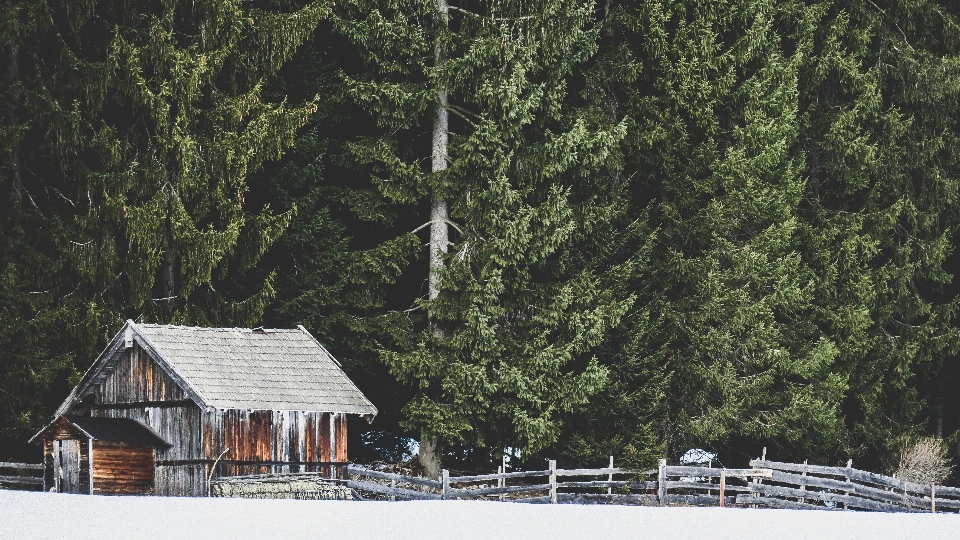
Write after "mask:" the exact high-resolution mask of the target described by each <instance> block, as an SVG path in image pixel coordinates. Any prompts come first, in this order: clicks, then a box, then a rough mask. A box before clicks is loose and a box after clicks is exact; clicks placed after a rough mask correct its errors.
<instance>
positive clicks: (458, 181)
mask: <svg viewBox="0 0 960 540" xmlns="http://www.w3.org/2000/svg"><path fill="white" fill-rule="evenodd" d="M0 68H2V69H0V154H2V157H0V461H11V460H20V461H22V460H26V461H35V460H36V459H35V458H36V455H35V454H37V452H38V450H37V449H36V448H34V447H33V446H31V445H28V444H27V440H28V439H29V438H30V436H32V435H33V434H34V433H36V432H37V430H38V429H40V428H41V427H42V426H44V425H45V424H47V423H48V422H49V420H50V417H51V415H52V414H53V411H54V410H55V409H56V407H57V405H58V404H59V403H60V402H61V401H62V400H63V398H64V397H65V396H66V394H67V393H68V392H69V390H70V388H71V387H72V386H73V385H74V384H76V382H77V381H78V380H79V378H80V376H81V375H82V374H83V372H84V371H85V370H86V369H87V368H88V367H89V365H90V364H91V363H92V362H93V360H94V359H95V358H96V357H97V355H98V354H99V352H100V351H101V350H102V349H103V347H104V346H105V345H106V343H107V341H108V340H109V339H110V338H111V337H112V336H113V335H114V334H116V332H117V331H118V329H119V328H120V327H121V326H122V325H123V322H124V321H125V320H127V319H133V320H135V321H138V322H146V323H162V324H179V325H191V326H222V327H243V328H252V327H256V326H265V327H269V328H291V327H295V326H296V325H298V324H302V325H304V326H305V327H306V328H307V329H309V331H310V332H311V333H312V334H313V335H314V336H316V337H317V339H318V340H319V341H321V342H322V343H323V344H324V345H325V346H326V347H327V348H328V349H329V350H330V351H331V352H332V353H333V354H334V355H335V356H336V357H337V358H339V359H340V360H341V361H342V363H343V367H344V369H345V371H346V372H347V373H348V375H349V376H350V377H351V378H352V379H353V380H354V381H355V382H356V383H357V385H358V387H359V388H360V389H361V390H363V392H364V393H365V394H366V395H367V396H370V398H371V400H372V401H373V402H374V403H375V405H376V406H377V408H378V409H379V410H380V414H379V415H378V417H377V419H376V420H375V421H374V422H373V423H372V424H370V425H366V423H365V422H363V423H361V422H355V423H352V424H351V425H350V430H351V431H350V437H351V441H353V442H351V459H355V460H382V461H393V462H396V461H403V460H408V459H412V460H415V462H416V466H417V467H420V468H421V470H422V471H424V472H425V473H426V474H429V475H431V476H436V474H437V472H438V471H439V470H440V467H441V466H442V467H449V468H453V469H459V470H480V471H489V470H492V469H495V468H496V466H497V465H498V464H499V463H500V461H501V457H502V456H503V455H504V453H507V454H510V455H511V456H513V461H512V462H513V463H514V464H516V463H518V462H519V463H530V464H541V463H542V461H543V459H559V460H562V463H563V464H564V465H566V466H569V467H574V466H600V465H604V464H606V461H607V459H608V456H610V455H613V456H616V459H617V460H618V461H617V462H618V464H620V465H623V466H635V467H647V466H650V465H651V464H655V463H656V462H657V460H658V459H660V458H662V457H667V458H668V459H670V460H671V461H674V460H676V459H677V458H678V456H679V455H680V454H682V453H683V452H684V451H685V450H687V449H689V448H704V449H707V450H709V451H711V452H715V453H717V454H718V456H719V457H718V459H719V460H720V461H721V462H722V463H723V464H724V465H725V466H743V465H745V464H746V462H747V459H748V458H750V457H757V456H758V455H759V452H760V448H762V447H766V448H767V452H768V455H770V456H771V457H772V458H773V459H777V460H780V461H790V460H796V461H802V460H805V459H809V460H811V462H814V461H816V462H819V463H829V464H842V463H846V461H847V460H848V459H854V460H856V462H857V463H858V464H859V466H860V467H861V468H867V469H871V468H872V469H873V470H878V471H880V470H887V469H889V468H890V464H891V462H892V461H891V460H895V459H896V455H897V452H898V451H899V449H900V448H901V446H902V444H903V441H905V440H907V439H910V438H915V437H923V436H926V437H936V438H939V439H942V440H943V441H944V443H945V444H946V445H947V447H948V448H950V452H951V454H952V455H953V456H954V459H957V458H960V318H958V315H960V314H958V313H957V309H958V308H960V296H958V295H960V286H958V283H960V278H958V277H957V276H956V274H958V273H960V251H958V249H957V248H958V244H960V4H957V3H955V2H949V1H946V0H635V1H629V0H596V1H592V0H524V1H519V0H340V1H339V2H334V1H333V0H189V1H188V0H70V1H64V0H3V2H2V5H0ZM361 424H363V425H361ZM417 448H418V449H419V450H418V451H417V450H416V449H417ZM411 454H416V455H411ZM541 468H542V467H541ZM957 480H958V479H957V478H954V479H952V482H954V483H955V482H957Z"/></svg>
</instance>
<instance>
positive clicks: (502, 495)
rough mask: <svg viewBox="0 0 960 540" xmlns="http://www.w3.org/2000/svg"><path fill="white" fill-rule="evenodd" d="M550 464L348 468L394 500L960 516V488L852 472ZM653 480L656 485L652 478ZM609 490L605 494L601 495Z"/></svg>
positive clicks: (782, 466)
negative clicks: (430, 471)
mask: <svg viewBox="0 0 960 540" xmlns="http://www.w3.org/2000/svg"><path fill="white" fill-rule="evenodd" d="M549 465H550V466H549V468H548V469H546V470H538V471H518V472H503V471H502V470H501V471H500V472H498V473H495V474H480V475H469V476H450V475H449V473H448V472H447V471H443V474H442V475H441V476H440V478H439V479H438V480H429V479H425V478H418V477H413V476H404V475H399V474H394V473H387V472H383V471H375V470H370V469H365V468H363V467H356V466H350V467H349V468H348V475H349V479H348V480H347V485H348V486H349V487H351V488H354V489H357V490H361V491H367V492H371V493H377V494H380V495H385V496H389V497H390V498H391V500H394V499H397V498H401V499H403V498H406V499H412V498H417V499H481V498H487V499H488V498H499V499H500V500H511V501H516V502H552V503H555V502H619V503H627V504H660V505H677V504H679V505H698V506H726V505H740V506H743V505H746V506H752V507H759V506H767V507H773V508H803V509H820V510H844V509H849V510H868V511H884V512H936V511H952V512H957V511H958V510H960V488H955V487H947V486H927V485H923V484H917V483H911V482H906V481H903V480H900V479H897V478H893V477H889V476H884V475H881V474H877V473H873V472H869V471H862V470H859V469H854V468H853V467H827V466H822V465H808V464H798V463H781V462H776V461H767V460H760V459H757V460H753V461H751V462H750V467H751V468H749V469H724V468H712V467H695V466H673V465H667V464H666V461H664V460H661V463H660V467H659V468H657V469H654V470H633V469H621V468H614V467H612V466H611V467H604V468H597V469H557V468H556V462H555V461H550V462H549ZM611 465H612V464H611ZM652 475H656V479H650V478H649V477H650V476H652ZM597 477H601V479H597ZM615 477H616V479H615ZM604 489H606V491H607V494H606V495H604V494H603V493H600V492H598V490H599V491H602V490H604ZM613 490H616V491H617V493H616V494H614V493H613Z"/></svg>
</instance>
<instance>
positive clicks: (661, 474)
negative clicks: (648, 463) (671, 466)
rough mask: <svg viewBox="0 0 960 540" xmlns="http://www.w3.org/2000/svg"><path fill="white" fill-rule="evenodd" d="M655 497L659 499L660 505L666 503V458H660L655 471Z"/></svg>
mask: <svg viewBox="0 0 960 540" xmlns="http://www.w3.org/2000/svg"><path fill="white" fill-rule="evenodd" d="M657 498H658V499H660V506H666V505H667V460H665V459H661V460H660V468H659V470H658V471H657Z"/></svg>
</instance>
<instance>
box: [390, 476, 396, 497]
mask: <svg viewBox="0 0 960 540" xmlns="http://www.w3.org/2000/svg"><path fill="white" fill-rule="evenodd" d="M390 489H391V490H394V489H397V479H396V478H391V479H390ZM395 493H396V492H394V493H392V494H391V495H390V500H391V501H396V500H397V496H396V494H395Z"/></svg>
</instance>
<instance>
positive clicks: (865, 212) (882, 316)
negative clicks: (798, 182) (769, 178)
mask: <svg viewBox="0 0 960 540" xmlns="http://www.w3.org/2000/svg"><path fill="white" fill-rule="evenodd" d="M796 12H797V13H798V14H801V15H805V21H806V22H805V24H804V25H799V26H798V28H797V32H798V34H797V39H798V40H802V41H803V42H805V43H809V45H808V47H809V49H808V52H807V54H806V58H805V60H804V61H803V62H802V64H801V72H800V74H801V77H800V80H801V84H800V114H801V119H802V124H801V125H802V128H801V136H800V138H799V140H798V142H799V145H798V150H797V152H796V153H797V154H798V155H801V154H802V155H805V156H806V161H807V162H806V166H805V174H806V176H807V177H808V178H809V181H808V185H807V188H806V190H805V192H804V204H803V207H802V210H803V211H802V212H801V216H802V218H803V225H802V227H803V231H804V232H803V237H804V245H805V246H806V248H805V253H806V254H807V256H806V257H805V260H807V261H808V264H809V265H810V266H811V268H812V269H813V270H814V271H815V272H816V275H817V278H818V279H817V281H816V287H815V289H814V297H815V300H814V304H815V305H816V309H815V310H813V311H812V312H811V313H810V320H811V322H813V323H814V324H816V325H817V326H818V327H819V328H820V329H821V331H822V332H824V333H825V334H827V335H830V336H833V339H834V341H835V343H837V345H838V353H839V354H838V357H837V362H836V366H835V368H834V371H835V372H836V373H837V375H838V376H842V377H844V378H846V379H847V380H848V381H849V383H848V384H849V391H848V392H847V393H846V395H845V398H844V403H843V417H844V423H845V427H846V434H845V436H844V438H843V440H842V441H841V442H842V445H841V446H842V451H843V452H844V453H845V454H848V455H853V456H863V457H864V458H866V459H869V460H870V461H872V462H873V463H876V462H877V460H878V459H879V458H881V457H882V456H883V454H884V452H885V451H887V450H892V449H893V448H890V447H891V445H892V444H894V445H895V444H896V441H897V440H898V439H899V437H901V436H903V435H905V434H910V433H912V432H914V431H915V430H918V429H929V430H930V431H932V432H933V433H936V434H938V435H941V434H942V429H940V428H938V426H942V418H943V414H942V403H943V399H942V398H943V396H942V394H941V393H940V382H942V379H941V374H942V369H943V361H944V359H945V358H949V355H950V354H951V353H954V354H955V351H956V347H957V344H958V341H957V340H958V335H957V331H956V329H955V328H954V322H953V317H954V311H955V306H956V299H955V297H951V296H949V295H948V296H943V294H944V292H945V289H944V286H945V284H947V283H949V281H950V279H951V276H950V275H949V274H947V273H946V272H945V268H944V262H945V258H946V257H947V255H948V254H949V253H950V252H951V250H953V249H955V248H954V247H953V246H952V240H953V238H952V237H953V236H954V235H955V231H956V226H957V201H958V199H957V196H958V195H957V194H958V191H957V190H958V184H957V179H958V177H960V174H958V169H957V167H958V157H960V155H958V150H960V146H958V141H960V139H958V137H957V134H958V132H960V131H958V129H960V126H958V125H957V121H958V119H960V108H958V107H960V95H958V92H960V70H958V67H960V55H958V53H960V33H958V27H957V20H958V19H957V17H958V10H957V6H955V5H954V4H950V3H936V2H918V1H905V2H888V1H875V2H856V1H844V2H803V3H799V4H798V6H797V8H796ZM931 383H934V384H931ZM927 419H929V421H930V424H928V425H924V424H925V423H926V422H927V421H928V420H927Z"/></svg>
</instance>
